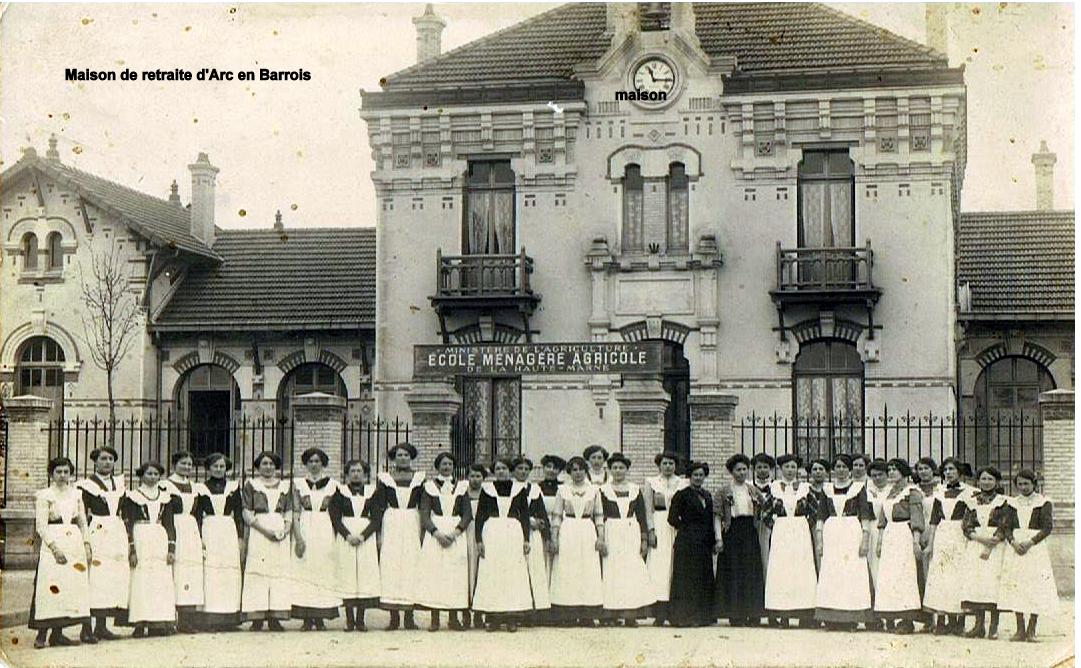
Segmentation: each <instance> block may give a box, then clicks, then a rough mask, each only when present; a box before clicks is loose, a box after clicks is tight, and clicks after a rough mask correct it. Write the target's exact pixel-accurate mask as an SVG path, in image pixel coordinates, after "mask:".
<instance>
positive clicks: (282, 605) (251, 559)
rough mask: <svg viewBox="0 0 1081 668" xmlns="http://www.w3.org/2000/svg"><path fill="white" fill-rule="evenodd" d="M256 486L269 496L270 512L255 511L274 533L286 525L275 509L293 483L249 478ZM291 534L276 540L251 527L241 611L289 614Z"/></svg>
mask: <svg viewBox="0 0 1081 668" xmlns="http://www.w3.org/2000/svg"><path fill="white" fill-rule="evenodd" d="M249 484H250V485H252V487H253V488H254V489H255V490H257V491H259V492H262V493H263V494H265V495H266V498H267V508H269V509H270V512H260V513H256V514H255V523H256V524H258V525H259V526H261V527H263V528H265V529H269V530H270V531H271V532H275V531H280V530H282V529H284V528H285V516H284V515H283V514H282V513H278V512H275V510H274V509H275V508H277V507H278V500H279V499H280V498H281V495H282V494H288V490H289V484H288V483H287V482H285V481H284V480H282V481H279V482H278V484H277V486H276V487H267V486H266V485H264V484H263V483H262V481H261V480H259V479H256V478H252V479H249ZM290 553H291V545H290V543H289V537H288V536H286V537H285V538H284V539H283V540H280V541H273V540H270V539H269V538H267V537H266V536H264V535H263V534H262V533H260V532H259V531H257V530H256V529H255V527H254V526H252V527H251V528H249V530H248V552H247V558H246V560H245V562H244V583H243V589H242V593H241V598H240V609H241V611H242V612H243V613H244V614H245V615H247V616H248V617H250V618H253V619H263V618H266V617H276V618H285V617H288V616H289V609H290V605H291V600H290V595H291V592H292V588H291V586H290V581H289V576H290V565H291V563H290V559H289V555H290Z"/></svg>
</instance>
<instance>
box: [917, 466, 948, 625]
mask: <svg viewBox="0 0 1081 668" xmlns="http://www.w3.org/2000/svg"><path fill="white" fill-rule="evenodd" d="M912 480H913V482H915V483H916V489H918V490H920V494H922V495H923V519H924V522H925V523H926V522H927V521H928V518H930V517H931V511H932V510H934V505H935V498H936V497H937V496H938V495H939V489H940V488H941V484H940V479H939V474H938V464H937V463H935V460H934V459H932V458H931V457H920V458H919V459H917V460H916V463H915V464H913V465H912ZM929 539H930V535H929V534H928V532H927V531H924V535H923V537H922V544H923V551H922V553H921V554H920V557H919V559H918V560H917V562H916V563H917V565H918V566H919V569H918V572H919V575H920V598H921V599H922V598H923V597H924V595H925V594H926V593H927V571H928V569H930V567H931V550H930V544H929V543H928V540H929ZM918 620H919V621H920V622H922V623H923V624H924V626H925V628H924V631H925V632H927V633H932V632H934V630H935V615H934V614H932V613H930V612H928V611H926V610H924V611H923V612H922V614H921V615H920V616H919V617H918Z"/></svg>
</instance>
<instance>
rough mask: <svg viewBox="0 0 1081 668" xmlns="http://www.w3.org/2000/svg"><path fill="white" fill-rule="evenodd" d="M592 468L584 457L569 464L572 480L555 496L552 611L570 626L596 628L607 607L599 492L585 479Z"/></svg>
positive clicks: (575, 458)
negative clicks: (596, 513)
mask: <svg viewBox="0 0 1081 668" xmlns="http://www.w3.org/2000/svg"><path fill="white" fill-rule="evenodd" d="M588 467H589V465H588V464H587V463H586V460H584V459H582V458H581V457H571V458H570V461H568V462H567V473H568V474H569V475H570V480H569V481H567V482H566V483H565V484H563V485H562V486H561V487H560V488H559V492H558V494H557V496H556V516H557V521H556V522H555V523H553V524H552V544H553V549H554V550H555V559H553V561H552V589H551V595H552V609H553V610H554V611H555V615H556V617H557V618H558V619H559V620H560V621H562V622H565V623H568V624H577V625H579V626H595V625H596V619H597V618H598V617H599V616H600V614H601V609H602V606H603V605H604V582H603V580H602V579H601V557H600V553H599V552H598V551H597V549H598V547H597V546H598V544H597V523H598V521H603V520H598V519H596V518H595V517H594V512H593V507H594V505H595V504H596V501H597V489H596V488H595V487H594V486H593V484H592V483H590V482H589V480H588V479H587V477H586V470H587V469H588Z"/></svg>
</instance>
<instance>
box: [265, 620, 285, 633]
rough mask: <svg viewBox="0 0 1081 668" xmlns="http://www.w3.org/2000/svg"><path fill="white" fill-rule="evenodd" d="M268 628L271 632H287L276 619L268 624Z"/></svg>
mask: <svg viewBox="0 0 1081 668" xmlns="http://www.w3.org/2000/svg"><path fill="white" fill-rule="evenodd" d="M267 628H268V629H269V630H271V631H284V630H285V629H284V628H282V623H281V622H279V621H278V620H276V619H271V620H270V621H268V622H267Z"/></svg>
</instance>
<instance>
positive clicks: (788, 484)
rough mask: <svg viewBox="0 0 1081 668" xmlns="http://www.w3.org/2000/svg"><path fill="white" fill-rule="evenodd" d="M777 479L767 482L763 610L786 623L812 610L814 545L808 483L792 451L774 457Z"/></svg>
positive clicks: (814, 587)
mask: <svg viewBox="0 0 1081 668" xmlns="http://www.w3.org/2000/svg"><path fill="white" fill-rule="evenodd" d="M777 466H778V467H779V468H780V470H781V479H780V480H774V481H773V482H772V483H771V484H770V494H769V495H770V498H771V502H770V506H769V508H768V509H767V511H766V512H767V513H768V516H769V518H770V519H771V521H772V523H773V530H772V532H771V534H770V547H769V567H768V568H767V569H766V599H765V600H766V611H767V612H768V613H769V615H770V616H771V617H775V618H780V624H781V625H782V626H787V625H788V623H789V619H790V618H792V617H796V618H799V619H800V620H801V621H802V620H803V619H806V618H809V617H810V616H811V615H812V614H813V613H814V608H815V591H816V588H817V586H818V580H817V577H816V575H815V560H814V545H813V543H812V540H811V523H812V522H814V521H815V519H816V518H815V515H814V503H813V499H812V498H811V496H810V491H811V487H810V485H808V484H807V483H802V482H800V481H799V480H798V479H797V475H798V473H799V468H800V459H799V457H797V456H796V455H793V454H785V455H781V456H780V457H778V458H777Z"/></svg>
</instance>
